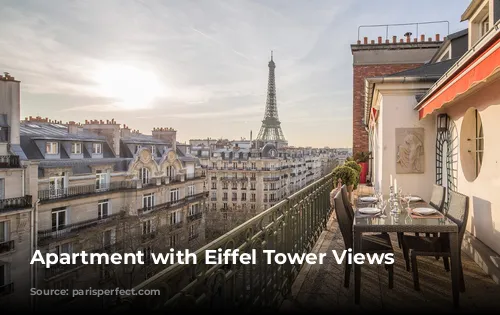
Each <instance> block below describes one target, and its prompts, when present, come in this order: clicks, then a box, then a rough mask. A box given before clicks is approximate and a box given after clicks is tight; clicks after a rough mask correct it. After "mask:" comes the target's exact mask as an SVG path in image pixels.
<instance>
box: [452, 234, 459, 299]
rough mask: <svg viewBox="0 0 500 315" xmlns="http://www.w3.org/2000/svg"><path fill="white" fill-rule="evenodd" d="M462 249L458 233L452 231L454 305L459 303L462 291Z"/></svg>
mask: <svg viewBox="0 0 500 315" xmlns="http://www.w3.org/2000/svg"><path fill="white" fill-rule="evenodd" d="M459 255H460V250H459V248H458V233H450V256H451V257H450V260H451V286H452V291H453V305H454V306H455V307H458V305H459V292H460V268H461V266H460V257H459Z"/></svg>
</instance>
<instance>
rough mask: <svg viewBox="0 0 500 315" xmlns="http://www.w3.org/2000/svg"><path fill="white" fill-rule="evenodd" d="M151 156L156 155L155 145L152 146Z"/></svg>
mask: <svg viewBox="0 0 500 315" xmlns="http://www.w3.org/2000/svg"><path fill="white" fill-rule="evenodd" d="M151 154H153V155H155V154H156V147H155V146H154V145H152V146H151Z"/></svg>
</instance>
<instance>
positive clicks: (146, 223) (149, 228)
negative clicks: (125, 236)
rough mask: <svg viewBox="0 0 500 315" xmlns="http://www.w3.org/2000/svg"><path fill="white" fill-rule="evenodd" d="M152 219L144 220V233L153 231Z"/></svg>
mask: <svg viewBox="0 0 500 315" xmlns="http://www.w3.org/2000/svg"><path fill="white" fill-rule="evenodd" d="M151 221H152V220H146V221H143V222H142V235H148V234H151V233H153V227H152V225H153V224H152V222H151Z"/></svg>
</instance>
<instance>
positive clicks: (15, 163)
mask: <svg viewBox="0 0 500 315" xmlns="http://www.w3.org/2000/svg"><path fill="white" fill-rule="evenodd" d="M18 167H21V163H20V161H19V156H17V155H0V168H18Z"/></svg>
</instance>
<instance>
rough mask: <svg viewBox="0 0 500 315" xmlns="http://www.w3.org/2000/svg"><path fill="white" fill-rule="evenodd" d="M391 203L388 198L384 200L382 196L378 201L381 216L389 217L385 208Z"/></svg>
mask: <svg viewBox="0 0 500 315" xmlns="http://www.w3.org/2000/svg"><path fill="white" fill-rule="evenodd" d="M388 203H389V201H388V200H384V199H383V198H382V197H381V198H380V201H379V202H378V208H379V209H380V213H381V214H380V217H381V218H385V217H387V216H386V215H385V208H386V207H387V204H388Z"/></svg>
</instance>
